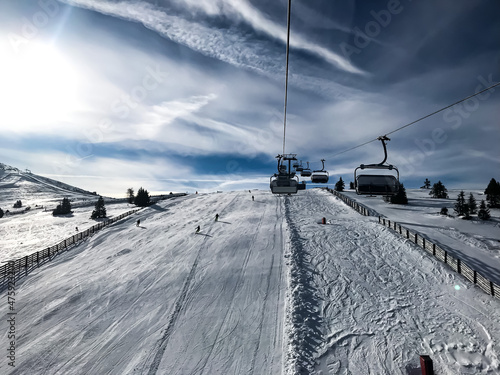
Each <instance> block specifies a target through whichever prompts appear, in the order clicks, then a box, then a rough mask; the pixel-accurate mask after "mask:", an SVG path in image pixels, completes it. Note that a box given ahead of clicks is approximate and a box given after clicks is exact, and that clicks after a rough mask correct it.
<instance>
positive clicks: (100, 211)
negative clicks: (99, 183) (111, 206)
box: [90, 197, 106, 219]
mask: <svg viewBox="0 0 500 375" xmlns="http://www.w3.org/2000/svg"><path fill="white" fill-rule="evenodd" d="M104 217H106V207H105V206H104V199H103V197H99V199H98V200H97V202H96V204H95V210H94V211H92V215H91V216H90V218H91V219H100V218H104Z"/></svg>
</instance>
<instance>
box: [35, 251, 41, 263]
mask: <svg viewBox="0 0 500 375" xmlns="http://www.w3.org/2000/svg"><path fill="white" fill-rule="evenodd" d="M36 264H37V266H39V265H40V252H39V251H37V252H36Z"/></svg>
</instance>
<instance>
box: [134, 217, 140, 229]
mask: <svg viewBox="0 0 500 375" xmlns="http://www.w3.org/2000/svg"><path fill="white" fill-rule="evenodd" d="M140 224H141V219H137V224H136V225H135V226H136V227H138V226H139V225H140Z"/></svg>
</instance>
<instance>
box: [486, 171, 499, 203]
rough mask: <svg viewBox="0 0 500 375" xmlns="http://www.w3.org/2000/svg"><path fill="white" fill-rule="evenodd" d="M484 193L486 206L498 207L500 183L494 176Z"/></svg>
mask: <svg viewBox="0 0 500 375" xmlns="http://www.w3.org/2000/svg"><path fill="white" fill-rule="evenodd" d="M484 194H486V201H487V202H488V207H490V208H499V207H500V183H499V182H497V181H496V180H495V179H494V178H492V179H491V180H490V183H489V184H488V187H487V188H486V190H485V191H484Z"/></svg>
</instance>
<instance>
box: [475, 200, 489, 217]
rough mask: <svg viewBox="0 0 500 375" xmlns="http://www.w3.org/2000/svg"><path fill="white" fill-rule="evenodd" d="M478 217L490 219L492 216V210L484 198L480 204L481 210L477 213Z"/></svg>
mask: <svg viewBox="0 0 500 375" xmlns="http://www.w3.org/2000/svg"><path fill="white" fill-rule="evenodd" d="M477 217H478V218H480V219H481V220H488V219H489V218H490V217H491V216H490V210H489V209H488V207H486V203H485V202H484V199H483V200H481V204H480V205H479V211H478V213H477Z"/></svg>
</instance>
